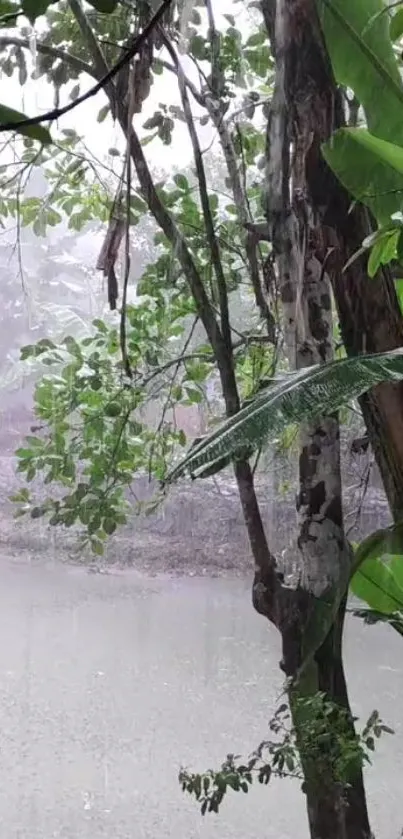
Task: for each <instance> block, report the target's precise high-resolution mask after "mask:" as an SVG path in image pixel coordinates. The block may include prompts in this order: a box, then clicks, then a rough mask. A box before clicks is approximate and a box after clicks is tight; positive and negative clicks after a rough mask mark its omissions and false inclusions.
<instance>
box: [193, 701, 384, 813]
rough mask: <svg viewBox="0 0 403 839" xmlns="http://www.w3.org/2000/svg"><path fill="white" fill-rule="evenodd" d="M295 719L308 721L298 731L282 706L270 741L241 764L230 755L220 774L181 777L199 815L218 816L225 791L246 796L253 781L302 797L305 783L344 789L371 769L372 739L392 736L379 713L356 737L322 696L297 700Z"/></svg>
mask: <svg viewBox="0 0 403 839" xmlns="http://www.w3.org/2000/svg"><path fill="white" fill-rule="evenodd" d="M296 714H301V715H303V716H304V719H305V720H306V722H305V724H304V725H303V726H302V727H301V728H300V729H299V730H298V731H297V730H296V728H295V726H293V724H292V721H291V717H290V712H289V710H288V706H287V705H286V704H283V705H280V707H279V708H278V710H277V711H276V713H275V714H274V717H273V718H272V720H271V722H270V723H269V728H270V731H271V733H272V738H271V739H269V740H264V741H263V742H262V743H260V745H259V746H258V748H257V749H256V751H255V752H253V754H251V755H250V757H249V758H248V760H247V761H245V762H240V756H239V755H233V754H229V755H227V759H226V760H225V761H224V763H223V764H222V766H221V767H220V769H219V770H218V771H214V770H212V769H210V770H208V771H207V772H204V773H202V774H198V773H193V772H188V771H187V770H185V769H182V770H181V771H180V773H179V783H180V784H181V786H182V790H183V791H184V792H187V793H189V795H193V796H194V797H195V799H196V801H197V802H198V803H199V804H200V809H201V813H202V815H205V813H206V812H209V813H218V812H219V808H220V806H221V804H222V802H223V800H224V797H225V795H226V794H227V792H228V790H230V789H232V790H234V792H244V793H247V792H248V791H249V787H250V786H251V784H253V782H254V781H257V782H258V783H260V784H268V783H269V781H270V779H271V778H272V777H279V778H296V779H299V780H300V781H302V789H303V791H306V785H307V783H309V784H310V785H311V786H313V787H314V788H315V787H316V786H318V787H321V788H322V789H323V784H324V783H326V782H327V783H329V784H334V783H336V784H340V785H341V786H342V787H346V786H348V785H349V784H351V782H352V781H353V780H354V779H355V777H356V776H357V774H358V772H359V771H360V770H361V767H362V766H363V764H364V763H371V754H372V753H373V751H374V749H375V741H376V739H378V738H379V737H381V735H382V734H383V733H388V734H393V731H392V729H391V728H389V727H388V726H386V725H384V723H383V722H382V720H381V719H380V717H379V714H378V711H373V712H372V714H371V715H370V717H369V719H368V720H367V722H366V724H365V726H364V728H363V729H362V731H361V733H355V732H354V729H353V726H352V723H353V722H354V721H355V720H352V719H351V718H350V717H349V715H348V714H347V712H346V711H345V709H343V708H341V707H340V706H338V705H336V704H335V703H334V702H331V701H329V700H328V699H327V698H326V696H325V694H323V693H317V694H315V695H314V696H312V697H308V698H300V699H298V700H297V701H296ZM300 755H303V760H304V765H303V766H302V763H301V757H300ZM307 765H309V777H308V778H307V776H306V772H307Z"/></svg>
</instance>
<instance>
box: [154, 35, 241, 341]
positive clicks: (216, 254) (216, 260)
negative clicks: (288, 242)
mask: <svg viewBox="0 0 403 839" xmlns="http://www.w3.org/2000/svg"><path fill="white" fill-rule="evenodd" d="M163 42H164V45H165V47H166V49H167V50H168V52H169V54H170V56H171V58H172V61H173V62H174V65H175V68H176V70H177V76H178V83H179V92H180V95H181V99H182V106H183V111H184V114H185V119H186V123H187V127H188V131H189V136H190V140H191V143H192V147H193V156H194V160H195V164H196V171H197V179H198V185H199V194H200V201H201V205H202V210H203V216H204V223H205V226H206V233H207V239H208V243H209V246H210V251H211V257H212V262H213V266H214V271H215V275H216V278H217V286H218V295H219V301H220V315H221V328H222V333H223V338H224V341H225V343H226V346H227V348H228V350H229V351H230V348H231V328H230V322H229V308H228V292H227V284H226V281H225V276H224V271H223V267H222V262H221V254H220V248H219V245H218V241H217V237H216V234H215V230H214V222H213V217H212V213H211V209H210V204H209V198H208V191H207V181H206V173H205V171H204V165H203V156H202V153H201V149H200V144H199V138H198V136H197V131H196V129H195V124H194V120H193V114H192V109H191V107H190V102H189V98H188V94H187V87H186V78H185V76H184V73H183V71H182V66H181V63H180V61H179V59H178V56H177V55H176V52H175V50H174V48H173V46H172V44H171V43H170V41H169V39H168V38H166V37H165V36H163Z"/></svg>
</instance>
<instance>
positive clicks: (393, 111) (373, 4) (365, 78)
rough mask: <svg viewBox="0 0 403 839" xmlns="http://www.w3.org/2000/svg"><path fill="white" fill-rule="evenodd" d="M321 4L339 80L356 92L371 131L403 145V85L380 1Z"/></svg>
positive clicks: (328, 1)
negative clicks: (402, 110)
mask: <svg viewBox="0 0 403 839" xmlns="http://www.w3.org/2000/svg"><path fill="white" fill-rule="evenodd" d="M317 6H318V10H319V16H320V20H321V23H322V27H323V32H324V35H325V40H326V45H327V48H328V50H329V55H330V58H331V61H332V66H333V71H334V74H335V76H336V79H337V81H338V82H339V84H342V85H345V86H346V87H347V88H350V89H351V90H353V91H354V93H355V95H356V97H357V99H358V100H359V102H360V103H361V105H362V107H363V109H364V112H365V116H366V121H367V126H368V129H369V131H370V132H371V133H373V134H374V135H376V136H377V137H380V138H382V139H384V140H390V141H391V142H394V143H398V144H400V143H401V144H402V145H403V126H402V121H401V119H400V113H401V109H402V105H403V85H402V82H401V78H400V73H399V68H398V63H397V60H396V57H395V54H394V51H393V46H392V43H391V40H390V34H389V26H388V17H387V15H386V14H385V13H384V11H385V9H384V4H383V2H382V0H354V3H351V2H349V0H317ZM346 165H347V163H346Z"/></svg>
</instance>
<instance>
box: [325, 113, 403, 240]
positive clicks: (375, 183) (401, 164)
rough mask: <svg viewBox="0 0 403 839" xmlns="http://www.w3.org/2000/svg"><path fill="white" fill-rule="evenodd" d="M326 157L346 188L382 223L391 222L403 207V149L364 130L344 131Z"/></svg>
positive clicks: (329, 145) (336, 136) (327, 148)
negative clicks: (393, 216)
mask: <svg viewBox="0 0 403 839" xmlns="http://www.w3.org/2000/svg"><path fill="white" fill-rule="evenodd" d="M400 113H401V115H403V104H402V105H401V106H400ZM402 123H403V120H402ZM323 154H324V156H325V158H326V160H327V162H328V163H329V166H331V168H332V169H333V171H334V172H335V173H336V175H337V177H338V178H339V179H340V180H341V182H342V183H343V184H344V186H345V187H346V189H347V190H348V191H349V192H350V193H351V195H353V196H354V198H356V199H357V200H358V201H362V202H363V203H364V204H366V205H367V206H368V207H369V208H370V209H371V211H372V212H373V214H374V216H375V218H376V219H377V221H378V223H379V224H387V223H388V222H390V217H391V216H392V214H393V213H395V212H396V211H397V210H400V209H401V206H402V197H403V148H401V147H400V146H397V145H395V144H394V143H389V142H386V141H385V140H381V139H379V137H375V136H374V135H373V134H370V133H369V131H367V130H366V129H364V128H341V129H340V130H339V131H336V132H335V134H334V135H333V137H332V139H331V140H330V141H329V142H328V143H326V144H325V145H324V146H323Z"/></svg>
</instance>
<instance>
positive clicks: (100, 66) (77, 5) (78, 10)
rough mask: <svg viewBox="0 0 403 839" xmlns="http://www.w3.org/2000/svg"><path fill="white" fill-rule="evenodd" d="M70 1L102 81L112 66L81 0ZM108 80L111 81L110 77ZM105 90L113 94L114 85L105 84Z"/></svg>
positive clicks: (96, 71)
mask: <svg viewBox="0 0 403 839" xmlns="http://www.w3.org/2000/svg"><path fill="white" fill-rule="evenodd" d="M68 3H69V6H70V9H71V11H72V13H73V15H74V18H75V20H76V23H77V24H78V27H79V29H80V32H81V34H82V36H83V40H84V43H85V44H87V45H88V46H89V47H90V54H91V58H92V60H93V62H94V68H95V76H96V78H97V79H98V80H99V81H101V80H102V78H105V76H107V75H108V73H109V72H110V67H109V66H108V63H107V61H106V59H105V56H104V54H103V52H102V49H101V47H100V45H99V42H98V40H97V38H96V37H95V35H94V31H93V29H92V26H91V24H90V22H89V20H88V18H87V15H86V13H85V11H84V9H83V7H82V5H81V0H68ZM129 61H130V59H129ZM108 81H110V79H109V80H108ZM105 92H106V93H107V94H108V96H109V95H110V94H111V93H112V94H113V92H114V91H113V85H108V87H107V85H106V84H105Z"/></svg>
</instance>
